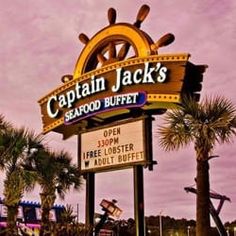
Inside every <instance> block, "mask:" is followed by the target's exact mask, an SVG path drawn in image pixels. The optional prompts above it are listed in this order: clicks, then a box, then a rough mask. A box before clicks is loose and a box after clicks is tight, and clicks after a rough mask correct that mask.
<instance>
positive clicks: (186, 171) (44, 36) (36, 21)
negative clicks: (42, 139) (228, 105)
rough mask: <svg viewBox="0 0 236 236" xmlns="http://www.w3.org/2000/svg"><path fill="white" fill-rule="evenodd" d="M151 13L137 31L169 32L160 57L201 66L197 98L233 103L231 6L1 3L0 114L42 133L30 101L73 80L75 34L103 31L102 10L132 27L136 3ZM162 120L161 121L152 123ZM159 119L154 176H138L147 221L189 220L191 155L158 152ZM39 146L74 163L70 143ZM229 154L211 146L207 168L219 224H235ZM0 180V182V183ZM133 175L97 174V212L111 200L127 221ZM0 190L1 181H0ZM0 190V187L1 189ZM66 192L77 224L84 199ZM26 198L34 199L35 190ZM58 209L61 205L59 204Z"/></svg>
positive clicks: (83, 0)
mask: <svg viewBox="0 0 236 236" xmlns="http://www.w3.org/2000/svg"><path fill="white" fill-rule="evenodd" d="M144 3H146V4H148V5H149V6H150V7H151V11H150V13H149V15H148V17H147V19H146V20H145V22H144V23H143V24H142V29H143V30H144V31H146V32H147V33H148V34H150V36H151V37H152V38H153V39H154V40H157V39H158V38H159V37H161V36H162V35H163V34H165V33H168V32H171V33H173V34H175V37H176V40H175V42H174V43H173V44H172V45H170V46H169V47H166V48H162V49H161V50H160V51H159V52H160V53H162V52H163V53H165V52H174V53H175V52H188V53H190V54H191V58H190V61H191V62H193V63H195V64H207V65H208V66H209V68H208V70H207V72H206V73H205V77H204V83H203V91H202V97H204V95H206V94H207V95H215V94H219V95H224V96H225V97H227V98H229V99H231V100H232V101H233V103H234V104H236V95H235V86H236V73H235V71H234V69H235V68H234V67H235V58H236V51H235V49H236V40H235V39H236V23H235V19H236V2H235V1H234V0H222V1H217V0H201V1H194V0H179V1H173V0H165V1H146V2H143V1H138V0H136V1H134V0H131V1H123V0H119V1H117V0H116V1H112V3H111V1H108V0H106V1H105V0H101V1H95V0H79V1H78V0H70V1H62V0H51V1H48V0H37V1H33V0H31V1H30V0H25V1H22V0H12V1H1V11H0V42H1V47H0V60H1V61H0V71H1V83H0V88H1V90H0V108H1V110H0V113H1V114H4V115H5V117H6V119H7V120H9V121H11V122H12V123H13V124H14V125H16V126H21V125H24V126H27V127H29V128H30V129H34V130H35V131H36V132H38V133H39V132H41V119H40V110H39V106H38V104H37V100H38V99H39V98H41V97H42V96H44V95H46V94H47V93H48V92H49V91H51V90H52V89H54V88H55V87H57V86H58V85H59V84H60V83H61V82H60V78H61V76H62V75H64V74H69V73H71V74H72V73H73V69H74V65H75V63H76V60H77V57H78V56H79V54H80V52H81V49H82V47H83V45H82V44H81V43H80V42H79V40H78V35H79V34H80V33H85V34H87V35H88V36H89V37H92V36H93V35H94V34H95V33H96V32H97V31H98V30H100V29H101V28H103V27H105V26H107V25H108V20H107V10H108V8H109V7H114V8H115V9H116V10H117V13H118V14H117V22H130V23H133V22H134V21H135V18H136V14H137V11H138V9H139V7H140V6H141V5H142V4H144ZM158 119H161V117H158ZM158 124H160V122H158V120H156V122H154V124H153V127H154V132H153V136H154V139H153V147H154V157H155V159H156V160H157V161H158V165H157V166H155V168H154V171H153V172H149V171H147V170H145V212H146V215H158V214H159V212H160V211H163V213H162V214H164V215H170V216H173V217H185V218H195V196H194V195H193V194H187V193H185V191H184V190H183V188H184V187H185V186H190V185H192V184H194V180H193V179H194V177H195V156H194V151H193V148H192V147H190V148H189V149H185V150H182V151H179V152H171V153H164V152H163V151H161V150H160V148H159V147H158V137H157V135H156V129H157V125H158ZM46 140H47V141H48V143H49V145H50V146H51V147H53V148H56V149H57V148H58V149H62V148H65V149H66V150H68V151H69V152H71V153H72V154H73V155H74V157H75V159H76V148H77V144H76V140H75V139H73V138H72V139H69V140H67V141H66V142H64V141H62V140H61V136H60V135H57V134H55V133H51V134H48V135H47V136H46ZM235 153H236V147H235V144H229V145H224V146H220V147H216V149H215V153H214V154H218V155H220V158H219V159H213V160H212V161H211V169H210V171H211V189H212V190H215V191H217V192H219V193H222V194H225V195H227V196H228V197H230V198H231V200H232V202H231V203H225V205H224V207H223V209H222V212H221V217H222V220H223V221H231V220H234V219H236V214H235V212H236V185H235V180H236V171H235V166H236V158H235V156H234V155H235ZM1 180H2V178H1ZM132 180H133V177H132V170H124V171H117V172H112V173H103V174H97V175H96V206H97V211H100V207H99V206H98V205H99V203H100V201H101V200H102V199H103V198H107V199H112V198H116V199H117V200H118V204H119V206H120V207H121V208H122V209H123V210H124V213H123V215H122V218H127V217H133V190H132V189H133V188H132ZM1 185H2V181H1ZM1 189H2V188H1ZM84 189H85V187H83V190H81V191H80V192H79V193H74V192H73V193H71V194H69V195H68V196H67V198H66V203H70V204H72V206H74V207H75V206H76V203H79V204H80V210H81V211H80V214H81V217H80V219H81V220H83V218H84V195H85V192H84ZM25 199H28V200H39V195H38V192H37V191H34V192H33V193H30V194H27V196H25ZM58 202H60V201H58Z"/></svg>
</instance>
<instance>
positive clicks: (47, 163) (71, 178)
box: [31, 149, 81, 235]
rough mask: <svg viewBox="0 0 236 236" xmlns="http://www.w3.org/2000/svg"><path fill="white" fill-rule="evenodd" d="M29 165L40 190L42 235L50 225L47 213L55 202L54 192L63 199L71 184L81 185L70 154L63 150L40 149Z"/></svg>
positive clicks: (76, 186) (77, 186)
mask: <svg viewBox="0 0 236 236" xmlns="http://www.w3.org/2000/svg"><path fill="white" fill-rule="evenodd" d="M31 166H32V168H33V169H34V170H35V171H36V172H37V182H38V183H39V185H40V186H41V190H42V191H41V193H40V197H41V209H42V219H41V221H42V224H41V232H40V235H44V233H45V231H46V229H49V226H50V218H49V213H50V210H51V209H52V207H53V205H54V203H55V200H56V194H58V195H59V197H60V198H61V199H64V197H65V193H66V191H68V190H69V189H70V187H71V186H73V187H74V188H75V189H78V188H79V187H80V186H81V178H80V173H79V171H78V168H77V167H76V166H75V165H72V164H71V158H70V155H69V154H68V153H67V152H65V151H61V152H50V151H49V150H43V149H42V150H41V151H40V153H39V154H38V155H37V158H33V159H32V160H31Z"/></svg>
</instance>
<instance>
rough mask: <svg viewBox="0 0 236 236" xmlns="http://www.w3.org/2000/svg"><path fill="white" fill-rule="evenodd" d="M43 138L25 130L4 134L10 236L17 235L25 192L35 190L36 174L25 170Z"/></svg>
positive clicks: (5, 197) (3, 144) (5, 182)
mask: <svg viewBox="0 0 236 236" xmlns="http://www.w3.org/2000/svg"><path fill="white" fill-rule="evenodd" d="M41 141H42V138H41V136H40V135H35V134H34V133H33V132H29V131H28V130H27V129H25V128H20V129H11V130H9V131H8V132H5V133H4V134H2V140H1V146H2V153H1V154H2V155H1V156H2V157H3V158H4V161H5V166H4V169H5V172H6V178H5V180H4V191H3V195H4V204H5V205H6V206H7V211H8V212H7V225H8V229H9V232H8V233H9V235H14V234H15V233H16V220H17V213H18V206H19V202H20V200H21V198H22V197H23V193H24V191H30V190H32V189H33V187H34V184H35V182H36V177H37V176H36V173H35V172H33V171H31V170H27V169H25V168H24V165H25V162H26V161H27V159H28V158H29V157H30V156H31V155H32V153H33V152H35V149H36V148H38V147H39V146H41Z"/></svg>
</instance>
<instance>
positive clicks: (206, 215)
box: [196, 160, 210, 236]
mask: <svg viewBox="0 0 236 236" xmlns="http://www.w3.org/2000/svg"><path fill="white" fill-rule="evenodd" d="M209 191H210V184H209V163H208V161H207V160H197V226H196V236H209V235H210V211H209V206H210V205H209V203H210V193H209Z"/></svg>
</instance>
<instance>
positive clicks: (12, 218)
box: [7, 205, 18, 236]
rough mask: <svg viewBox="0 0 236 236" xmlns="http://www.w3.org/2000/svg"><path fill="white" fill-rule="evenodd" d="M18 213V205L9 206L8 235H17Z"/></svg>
mask: <svg viewBox="0 0 236 236" xmlns="http://www.w3.org/2000/svg"><path fill="white" fill-rule="evenodd" d="M17 213H18V205H14V206H7V229H8V230H7V235H9V236H12V235H17V226H16V219H17Z"/></svg>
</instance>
